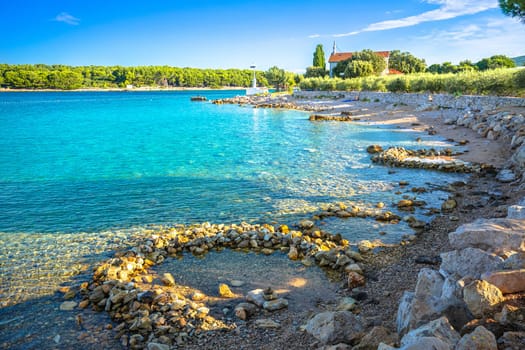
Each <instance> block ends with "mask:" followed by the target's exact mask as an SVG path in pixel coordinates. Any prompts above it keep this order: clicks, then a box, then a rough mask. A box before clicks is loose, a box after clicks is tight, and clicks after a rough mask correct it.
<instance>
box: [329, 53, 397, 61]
mask: <svg viewBox="0 0 525 350" xmlns="http://www.w3.org/2000/svg"><path fill="white" fill-rule="evenodd" d="M374 53H375V54H376V55H379V56H381V57H384V58H387V57H389V56H390V51H376V52H374ZM352 54H353V52H337V53H335V54H331V55H330V58H329V59H328V63H336V62H341V61H346V60H348V59H350V58H352Z"/></svg>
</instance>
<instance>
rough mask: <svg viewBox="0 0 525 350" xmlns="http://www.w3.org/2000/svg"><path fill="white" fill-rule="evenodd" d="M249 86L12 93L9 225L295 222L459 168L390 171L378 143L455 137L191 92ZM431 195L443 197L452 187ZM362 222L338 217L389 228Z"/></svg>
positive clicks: (1, 107) (5, 226) (3, 185)
mask: <svg viewBox="0 0 525 350" xmlns="http://www.w3.org/2000/svg"><path fill="white" fill-rule="evenodd" d="M240 93H242V91H207V92H204V93H202V92H198V93H196V92H191V91H170V92H35V93H30V92H28V93H2V94H0V232H4V233H21V232H24V233H33V232H34V233H55V232H57V233H76V232H97V231H101V230H108V229H123V228H129V227H136V226H144V225H148V224H172V223H195V222H203V221H210V222H214V223H222V222H224V223H231V222H240V221H250V222H270V221H274V220H277V221H279V222H284V223H288V224H290V223H292V224H293V223H294V222H295V221H296V220H298V219H300V218H301V217H308V216H311V215H312V214H313V212H314V211H315V208H318V207H319V205H321V204H323V203H333V202H337V201H348V200H352V201H358V202H359V201H361V202H364V203H371V204H372V205H373V203H376V202H378V201H382V202H385V203H386V204H387V205H388V204H390V203H393V202H395V201H397V200H399V199H400V196H399V195H396V194H395V191H394V190H393V188H394V187H395V184H396V183H397V182H398V181H399V180H406V181H409V182H410V184H411V185H412V186H414V187H418V186H424V185H425V182H433V183H440V184H441V183H444V182H447V181H454V180H456V179H457V178H458V176H455V175H450V174H441V173H436V172H431V173H429V172H425V171H419V170H404V169H400V170H398V171H397V172H396V173H395V174H389V173H388V169H387V168H385V167H383V166H377V165H372V164H371V162H370V160H369V155H368V154H367V153H366V147H367V146H368V145H370V144H373V143H377V144H381V145H383V146H388V145H400V146H405V147H413V148H416V147H417V148H419V147H425V146H427V147H436V146H437V147H440V146H442V145H440V144H435V141H434V139H430V138H428V137H427V136H426V135H422V134H417V133H414V132H408V131H400V130H397V129H392V128H390V129H389V128H385V127H377V126H362V125H356V124H352V123H337V122H335V123H319V122H317V123H312V122H310V121H308V114H307V113H305V112H297V111H285V110H272V109H253V108H251V107H240V106H236V105H220V106H217V105H213V104H211V103H207V102H206V103H197V102H190V97H191V96H193V95H196V94H204V95H205V96H207V97H208V98H209V99H215V98H222V97H229V96H234V95H237V94H240ZM417 137H422V138H423V142H422V143H417V142H416V141H415V140H416V138H417ZM425 142H426V143H425ZM432 142H433V143H432ZM424 197H426V198H422V199H425V200H427V202H429V205H432V204H434V205H435V206H437V205H438V202H439V200H442V199H443V194H442V193H439V192H431V193H428V194H426V195H424ZM353 221H354V222H355V221H356V220H353ZM359 221H360V222H359V223H358V224H357V225H356V224H355V223H348V222H347V223H345V224H344V225H343V226H340V225H341V224H340V223H337V224H336V223H334V225H335V226H334V227H335V229H339V230H346V231H347V232H345V233H346V234H347V235H349V237H350V238H352V235H353V234H354V235H356V236H359V237H361V238H364V237H363V236H365V237H366V235H367V234H374V233H375V234H377V224H376V223H374V222H373V221H367V220H359ZM345 225H346V226H345ZM348 225H350V226H348ZM352 225H354V226H352ZM347 226H348V227H347ZM345 227H346V229H345ZM353 227H354V228H355V230H354V231H355V232H351V231H352V228H353ZM357 228H358V229H357ZM397 230H399V229H397ZM401 231H403V230H401ZM372 238H375V237H372Z"/></svg>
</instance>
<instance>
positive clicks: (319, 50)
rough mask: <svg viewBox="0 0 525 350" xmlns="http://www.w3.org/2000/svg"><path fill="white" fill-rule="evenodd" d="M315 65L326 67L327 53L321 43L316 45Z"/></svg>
mask: <svg viewBox="0 0 525 350" xmlns="http://www.w3.org/2000/svg"><path fill="white" fill-rule="evenodd" d="M313 66H314V67H319V68H322V69H326V61H325V55H324V50H323V45H321V44H319V45H317V46H316V47H315V52H314V60H313Z"/></svg>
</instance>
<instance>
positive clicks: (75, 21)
mask: <svg viewBox="0 0 525 350" xmlns="http://www.w3.org/2000/svg"><path fill="white" fill-rule="evenodd" d="M54 20H55V21H57V22H64V23H67V24H70V25H72V26H76V25H79V24H80V19H79V18H76V17H74V16H71V15H70V14H69V13H67V12H61V13H59V14H58V15H56V17H55V18H54Z"/></svg>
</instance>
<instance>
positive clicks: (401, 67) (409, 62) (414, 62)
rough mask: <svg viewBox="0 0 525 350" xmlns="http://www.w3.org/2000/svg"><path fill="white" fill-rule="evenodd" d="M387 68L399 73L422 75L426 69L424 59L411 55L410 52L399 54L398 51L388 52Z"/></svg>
mask: <svg viewBox="0 0 525 350" xmlns="http://www.w3.org/2000/svg"><path fill="white" fill-rule="evenodd" d="M388 67H389V68H390V69H395V70H397V71H399V72H401V73H405V74H411V73H422V72H424V71H425V70H426V69H427V64H426V62H425V60H424V59H422V58H418V57H416V56H414V55H412V54H411V53H410V52H401V51H399V50H394V51H390V58H389V60H388Z"/></svg>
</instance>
